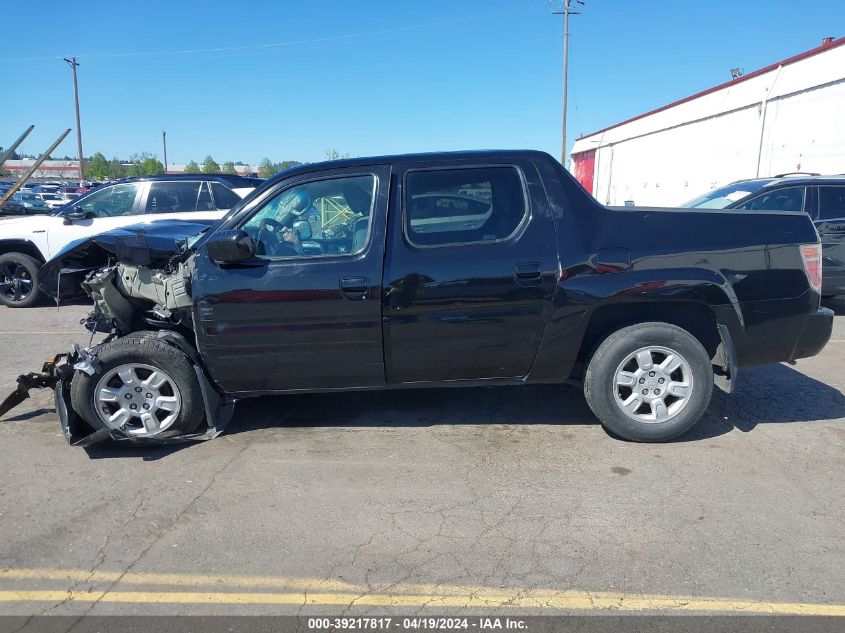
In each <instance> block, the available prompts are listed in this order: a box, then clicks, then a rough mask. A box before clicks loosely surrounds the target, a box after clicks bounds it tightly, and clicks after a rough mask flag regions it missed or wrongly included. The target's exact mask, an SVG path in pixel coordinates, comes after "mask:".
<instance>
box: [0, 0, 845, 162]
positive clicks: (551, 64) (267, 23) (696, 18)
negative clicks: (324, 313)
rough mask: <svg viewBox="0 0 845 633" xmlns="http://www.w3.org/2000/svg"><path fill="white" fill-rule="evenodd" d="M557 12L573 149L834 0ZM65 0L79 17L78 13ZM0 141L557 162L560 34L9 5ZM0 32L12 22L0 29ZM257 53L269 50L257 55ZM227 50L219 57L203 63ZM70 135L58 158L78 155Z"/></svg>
mask: <svg viewBox="0 0 845 633" xmlns="http://www.w3.org/2000/svg"><path fill="white" fill-rule="evenodd" d="M586 2H587V4H586V6H584V7H581V11H582V15H580V16H576V17H574V18H572V23H571V31H572V36H571V40H570V42H571V44H570V46H571V48H570V51H571V60H570V75H569V77H570V84H569V85H570V102H569V105H570V109H569V145H570V147H571V144H572V141H573V140H574V138H575V137H576V136H577V135H579V134H583V133H589V132H591V131H594V130H596V129H598V128H601V127H604V126H606V125H609V124H612V123H615V122H618V121H620V120H622V119H625V118H628V117H630V116H633V115H636V114H639V113H641V112H644V111H646V110H649V109H652V108H655V107H658V106H661V105H664V104H665V103H667V102H669V101H672V100H675V99H678V98H681V97H684V96H687V95H688V94H691V93H693V92H696V91H698V90H702V89H704V88H708V87H710V86H712V85H715V84H717V83H720V82H722V81H725V80H727V79H729V78H730V75H729V69H730V68H732V67H736V66H739V67H742V68H744V69H745V70H746V72H750V71H752V70H754V69H756V68H759V67H761V66H765V65H767V64H770V63H772V62H775V61H777V60H780V59H783V58H785V57H788V56H790V55H793V54H796V53H799V52H801V51H804V50H807V49H810V48H813V47H815V46H817V45H819V44H820V43H821V39H822V37H824V36H828V35H830V36H841V35H845V33H842V32H836V31H835V29H836V28H837V27H839V28H842V27H843V25H845V2H842V1H841V0H813V1H812V2H803V3H801V2H786V1H782V0H767V1H764V0H757V1H749V0H733V1H727V0H724V1H723V0H710V1H708V2H701V1H699V2H693V1H689V2H688V1H684V0H678V1H668V0H651V1H650V2H637V1H632V0H628V1H626V0H586ZM78 6H80V7H81V10H78V9H77V7H78ZM2 16H3V19H2V23H3V46H2V47H0V76H2V84H0V145H8V144H9V143H11V142H12V141H13V140H14V139H15V138H17V136H18V135H19V133H20V132H21V131H22V130H23V129H24V128H25V127H26V126H27V125H29V124H30V123H34V124H35V125H36V129H35V131H34V132H33V133H32V134H31V135H30V137H29V138H28V139H27V141H26V142H25V144H24V146H23V147H22V150H23V151H25V152H28V153H33V154H35V153H38V152H39V151H40V150H42V149H44V148H46V147H47V146H48V145H49V144H50V142H51V141H52V140H53V139H54V138H55V136H57V135H58V133H59V132H60V131H61V130H62V129H64V128H66V127H74V119H73V117H74V114H73V101H72V86H71V78H70V70H69V68H68V67H67V65H66V64H65V63H64V62H63V61H61V59H57V58H59V57H61V56H69V55H77V56H79V61H80V63H81V66H80V68H79V85H80V107H81V111H82V130H83V143H84V149H85V154H86V155H90V154H91V153H93V152H95V151H100V152H103V153H104V154H105V155H106V156H107V157H109V158H110V157H112V156H121V157H127V156H128V155H129V154H131V153H133V152H143V151H147V152H152V153H155V154H158V155H159V157H160V156H161V130H162V129H165V130H167V135H168V159H169V161H170V162H171V163H183V162H186V161H188V160H191V159H193V160H196V161H198V162H200V161H201V160H202V159H203V158H204V157H205V156H206V155H207V154H211V155H212V156H214V158H215V159H217V160H218V161H220V162H222V161H224V160H241V161H244V162H258V161H259V160H260V159H261V158H263V157H265V156H267V157H270V158H271V159H273V160H274V161H278V160H301V161H315V160H321V159H323V158H324V156H325V152H326V150H328V149H330V148H335V149H337V150H339V151H340V152H343V153H349V154H352V155H353V156H365V155H370V154H383V153H394V152H396V153H401V152H415V151H435V150H453V149H475V148H492V147H496V148H536V149H542V150H546V151H548V152H550V153H552V154H554V155H558V153H559V143H560V141H559V138H560V107H561V106H560V97H561V59H562V38H561V32H562V20H561V18H559V17H555V16H552V15H551V13H550V9H549V7H548V5H547V3H546V2H545V0H486V1H484V2H481V1H479V0H474V1H470V0H452V1H447V0H427V1H426V2H417V3H412V2H396V1H395V0H393V1H390V2H388V1H385V0H357V1H355V2H350V1H349V0H344V1H340V0H323V1H321V2H302V1H301V0H300V1H290V0H277V1H276V2H264V1H259V0H251V1H249V2H238V3H235V2H231V1H226V2H221V1H210V0H205V1H202V2H200V1H194V0H178V1H176V0H170V1H169V2H165V1H159V0H145V1H144V2H131V3H130V2H114V1H113V0H111V1H109V2H93V1H88V2H86V1H85V0H83V1H82V2H81V3H79V5H74V4H68V3H67V2H53V1H52V0H39V2H37V3H23V2H17V3H8V4H4V6H3V10H2ZM13 25H16V26H13ZM264 45H273V46H264ZM215 48H216V49H221V48H222V49H226V50H222V51H216V52H190V53H186V52H181V51H205V50H206V49H215ZM74 139H75V137H74V136H73V135H71V136H69V137H68V138H67V139H66V140H65V141H64V143H63V144H62V146H60V148H59V149H58V151H57V152H56V153H55V155H62V154H69V155H75V152H76V146H75V140H74Z"/></svg>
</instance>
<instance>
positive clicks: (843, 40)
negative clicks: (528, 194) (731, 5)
mask: <svg viewBox="0 0 845 633" xmlns="http://www.w3.org/2000/svg"><path fill="white" fill-rule="evenodd" d="M843 44H845V37H840V38H838V39H833V38H824V40H822V45H821V46H817V47H816V48H811V49H810V50H808V51H804V52H803V53H798V54H797V55H793V56H792V57H787V58H786V59H784V60H782V61H779V62H775V63H774V64H769V65H768V66H766V67H765V68H760V69H759V70H755V71H754V72H751V73H748V74H747V75H742V76H741V77H739V78H737V79H731V80H730V81H726V82H725V83H723V84H719V85H718V86H713V87H712V88H708V89H707V90H702V91H701V92H696V93H695V94H694V95H690V96H689V97H684V98H683V99H678V100H677V101H673V102H672V103H668V104H666V105H665V106H661V107H659V108H656V109H654V110H649V111H648V112H644V113H643V114H638V115H637V116H634V117H631V118H630V119H625V120H624V121H620V122H619V123H614V124H613V125H609V126H607V127H605V128H602V129H600V130H598V131H596V132H591V133H590V134H582V135H581V136H579V137H578V139H579V140H580V139H582V138H587V137H590V136H595V135H596V134H601V133H602V132H607V131H608V130H612V129H614V128H617V127H620V126H622V125H626V124H628V123H631V122H633V121H638V120H639V119H644V118H645V117H647V116H651V115H652V114H657V113H658V112H663V111H664V110H668V109H669V108H674V107H675V106H678V105H681V104H682V103H686V102H687V101H692V100H693V99H698V98H699V97H703V96H704V95H709V94H710V93H712V92H717V91H719V90H722V89H723V88H727V87H728V86H734V85H736V84H738V83H742V82H743V81H747V80H749V79H753V78H754V77H759V76H760V75H765V74H766V73H768V72H771V71H773V70H775V69H776V68H777V67H778V66H788V65H790V64H794V63H795V62H800V61H801V60H802V59H807V58H808V57H813V56H814V55H818V54H819V53H824V52H825V51H829V50H831V49H833V48H836V47H837V46H842V45H843Z"/></svg>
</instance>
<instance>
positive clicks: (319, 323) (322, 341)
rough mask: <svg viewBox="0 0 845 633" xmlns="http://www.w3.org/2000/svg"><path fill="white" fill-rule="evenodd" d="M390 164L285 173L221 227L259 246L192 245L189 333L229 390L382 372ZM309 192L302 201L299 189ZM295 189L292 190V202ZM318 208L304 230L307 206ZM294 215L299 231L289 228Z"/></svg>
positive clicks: (314, 385)
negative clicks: (236, 257)
mask: <svg viewBox="0 0 845 633" xmlns="http://www.w3.org/2000/svg"><path fill="white" fill-rule="evenodd" d="M389 173H390V169H389V167H386V166H375V167H358V168H346V169H332V170H326V171H320V172H311V173H308V174H301V175H299V176H297V177H295V178H292V179H289V180H284V181H281V182H279V183H278V185H277V186H276V187H274V188H272V189H269V190H267V191H266V192H264V194H263V195H262V196H260V197H259V198H256V200H255V201H253V203H252V204H250V205H249V207H248V208H245V209H244V210H243V213H239V214H238V216H237V217H236V218H231V219H229V220H228V221H227V222H226V223H224V225H223V226H222V227H221V228H226V229H231V228H242V229H243V230H245V231H246V232H247V233H249V234H250V237H252V238H253V241H254V242H255V245H256V253H257V255H256V257H254V258H253V259H251V260H248V261H245V262H239V263H237V264H227V265H219V264H216V263H214V262H212V261H211V260H210V259H209V258H208V255H207V253H206V251H205V249H203V248H200V249H199V252H198V255H197V258H196V272H195V274H194V277H193V285H192V292H193V296H194V305H195V310H196V312H195V325H196V332H197V342H198V345H199V348H200V351H201V353H202V357H203V359H204V360H205V362H206V364H207V367H208V369H209V371H210V373H211V375H212V376H213V378H214V380H215V381H217V382H218V384H220V386H221V387H223V389H224V390H226V391H228V392H233V393H238V392H256V391H260V392H274V391H287V390H297V389H320V388H327V389H343V388H356V387H374V386H380V385H383V384H384V381H385V379H384V357H383V354H382V333H381V297H382V267H383V260H384V243H385V222H386V215H387V200H388V182H389ZM306 196H307V197H308V200H307V203H308V204H303V203H302V201H303V200H304V199H305V197H306ZM293 201H300V202H299V203H298V204H297V206H296V211H297V212H298V213H300V215H296V214H294V213H291V210H292V209H294V203H293ZM314 210H316V212H317V213H319V214H320V215H321V220H322V226H321V227H320V231H319V233H318V235H310V234H309V231H308V230H307V228H308V226H309V224H308V222H305V224H304V225H303V224H302V222H303V218H304V217H305V216H306V215H307V214H313V213H314V212H315V211H314ZM294 224H297V227H298V228H297V231H296V232H297V235H296V237H293V236H292V235H288V238H287V239H286V238H285V234H292V233H293V232H294V231H293V229H294Z"/></svg>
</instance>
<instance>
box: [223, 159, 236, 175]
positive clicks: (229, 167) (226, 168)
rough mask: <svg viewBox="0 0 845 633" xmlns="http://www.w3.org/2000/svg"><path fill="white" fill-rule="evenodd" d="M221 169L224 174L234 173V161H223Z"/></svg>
mask: <svg viewBox="0 0 845 633" xmlns="http://www.w3.org/2000/svg"><path fill="white" fill-rule="evenodd" d="M221 171H222V172H223V173H224V174H234V173H237V172H236V171H235V163H233V162H232V161H230V160H227V161H226V162H225V163H223V168H222V169H221Z"/></svg>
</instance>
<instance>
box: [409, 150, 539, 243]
mask: <svg viewBox="0 0 845 633" xmlns="http://www.w3.org/2000/svg"><path fill="white" fill-rule="evenodd" d="M404 191H405V195H404V202H403V204H404V230H405V236H406V238H407V240H408V241H409V242H410V243H411V244H413V245H415V246H445V245H450V244H467V243H486V242H499V241H502V240H506V239H508V238H509V237H510V236H511V235H513V234H514V233H515V232H516V230H517V229H518V228H519V227H520V226H521V225H522V224H523V222H524V221H525V219H526V218H527V216H528V205H527V203H526V196H525V189H524V187H523V183H522V178H521V176H520V173H519V171H518V170H517V169H516V167H513V166H495V167H461V168H451V169H421V170H410V171H408V172H407V174H406V176H405V188H404Z"/></svg>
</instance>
